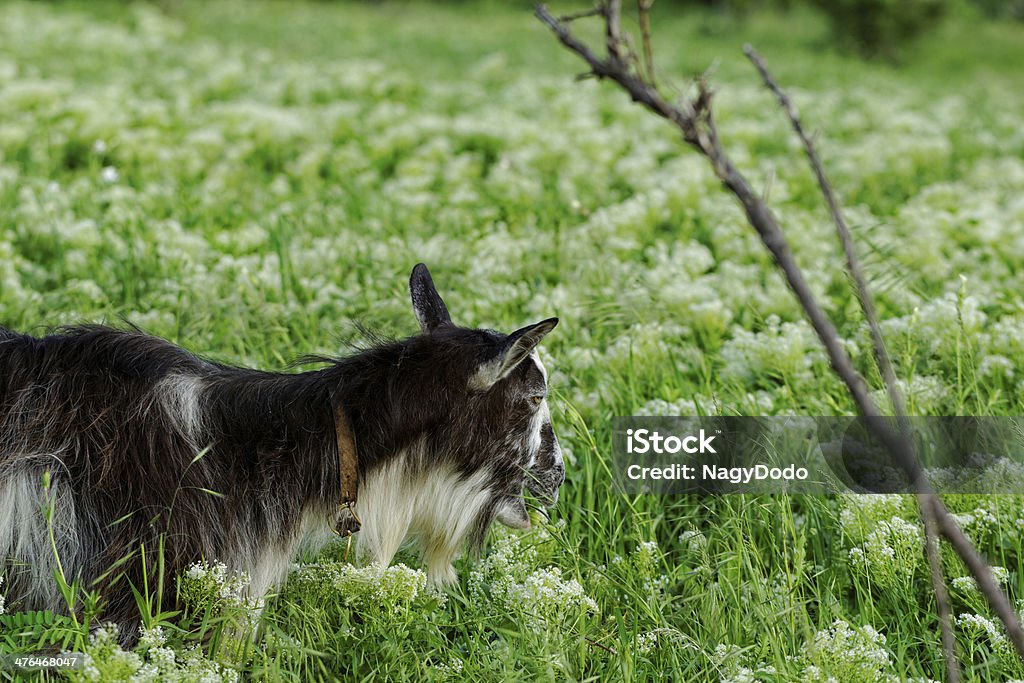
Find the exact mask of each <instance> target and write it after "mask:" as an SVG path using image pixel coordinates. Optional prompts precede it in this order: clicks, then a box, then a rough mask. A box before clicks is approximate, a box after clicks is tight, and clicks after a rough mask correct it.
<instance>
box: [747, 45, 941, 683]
mask: <svg viewBox="0 0 1024 683" xmlns="http://www.w3.org/2000/svg"><path fill="white" fill-rule="evenodd" d="M743 52H744V54H746V55H747V58H748V59H750V61H751V62H752V63H753V64H754V66H755V67H756V68H757V70H758V72H759V73H760V74H761V79H762V80H763V81H764V83H765V85H766V86H767V87H768V89H769V90H771V91H772V92H773V93H775V96H776V98H777V99H778V100H779V104H780V105H781V106H782V109H783V111H785V112H786V115H787V116H788V117H789V122H790V124H791V125H792V126H793V130H794V132H795V133H796V135H797V137H798V138H799V139H800V142H801V143H802V144H803V147H804V152H805V153H806V154H807V159H808V161H809V162H810V164H811V169H812V170H813V171H814V175H815V177H816V178H817V181H818V187H819V188H820V189H821V194H822V196H824V198H825V203H826V204H827V205H828V209H829V212H830V213H831V214H832V222H833V223H834V224H835V226H836V232H837V233H838V235H839V241H840V243H841V244H842V247H843V253H844V254H845V255H846V269H847V271H848V272H849V273H850V276H851V277H852V278H853V282H854V288H855V290H856V292H857V299H858V300H859V301H860V307H861V310H862V311H863V313H864V318H865V320H866V321H867V323H868V328H869V330H870V332H871V342H872V346H873V347H874V350H875V359H876V361H877V362H878V368H879V371H880V372H881V373H882V379H883V381H884V382H885V386H886V390H887V391H888V394H889V400H890V401H891V402H892V407H893V412H894V413H895V414H896V416H897V418H898V420H899V424H900V430H901V432H902V437H903V439H904V440H907V439H909V438H910V433H909V425H908V424H907V421H906V409H905V408H904V405H903V398H902V396H901V395H900V391H899V386H898V385H897V383H896V373H895V372H894V371H893V367H892V363H891V361H890V359H889V353H888V351H887V350H886V346H885V340H884V339H883V337H882V328H881V326H880V325H879V324H878V316H877V314H876V313H875V304H874V300H873V299H872V297H871V294H870V292H869V290H868V284H867V278H866V277H865V276H864V271H863V268H862V267H861V264H860V259H859V258H858V257H857V250H856V247H855V246H854V244H853V237H852V236H851V234H850V229H849V228H848V227H847V225H846V220H845V218H844V217H843V211H842V208H841V207H840V205H839V200H838V199H837V198H836V196H835V192H833V190H832V185H831V183H829V182H828V178H827V177H826V176H825V169H824V166H823V165H822V163H821V159H820V158H819V157H818V152H817V150H816V149H815V147H814V141H813V140H811V138H810V137H809V136H808V135H807V134H806V133H805V132H804V127H803V124H802V123H801V122H800V116H799V115H798V114H797V111H796V107H794V106H793V103H792V101H791V100H790V99H789V96H788V95H786V93H785V91H784V90H782V88H781V87H780V86H779V84H778V82H776V80H775V79H774V78H773V77H772V74H771V72H770V71H769V70H768V66H767V65H766V64H765V62H764V59H763V58H762V57H761V55H759V54H758V53H757V51H756V50H754V48H753V47H752V46H750V45H744V46H743ZM915 499H916V501H917V506H918V511H919V512H920V514H921V521H922V524H923V525H924V532H925V533H924V536H925V554H926V555H927V558H928V571H929V574H930V575H931V580H932V591H933V592H934V593H935V604H936V607H937V609H938V613H939V627H940V630H941V633H942V650H943V653H944V655H945V660H946V680H947V681H949V683H959V681H960V680H961V674H960V665H959V663H958V662H957V658H956V641H955V639H954V636H953V624H952V620H951V612H952V610H951V607H950V602H949V591H948V590H947V588H946V582H945V579H944V578H943V574H942V562H941V558H940V556H939V544H938V524H937V522H936V519H935V508H934V505H935V499H936V496H935V495H934V494H926V493H918V494H917V495H916V496H915Z"/></svg>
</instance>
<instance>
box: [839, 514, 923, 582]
mask: <svg viewBox="0 0 1024 683" xmlns="http://www.w3.org/2000/svg"><path fill="white" fill-rule="evenodd" d="M923 549H924V536H923V534H922V532H921V528H920V527H919V526H918V525H916V524H912V523H910V522H908V521H906V520H905V519H903V518H902V517H890V518H889V519H888V520H886V521H882V522H879V523H878V524H877V526H875V528H874V530H872V531H871V532H870V533H869V534H868V535H867V537H866V538H865V539H864V543H863V544H862V545H860V546H855V547H853V548H851V549H850V552H849V558H850V566H851V568H852V569H854V570H855V571H859V572H862V573H863V574H864V575H866V576H867V578H868V580H869V581H871V582H872V583H874V584H876V585H878V586H881V587H884V588H895V589H906V590H909V589H910V587H911V586H912V584H913V578H914V574H915V573H916V572H917V570H918V568H919V566H920V565H921V562H922V557H923V552H924V550H923Z"/></svg>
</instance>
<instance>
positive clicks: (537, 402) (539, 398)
mask: <svg viewBox="0 0 1024 683" xmlns="http://www.w3.org/2000/svg"><path fill="white" fill-rule="evenodd" d="M530 402H531V403H533V405H535V406H539V405H540V404H541V403H543V402H544V397H543V396H531V397H530Z"/></svg>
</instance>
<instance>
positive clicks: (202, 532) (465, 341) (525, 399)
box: [0, 264, 565, 633]
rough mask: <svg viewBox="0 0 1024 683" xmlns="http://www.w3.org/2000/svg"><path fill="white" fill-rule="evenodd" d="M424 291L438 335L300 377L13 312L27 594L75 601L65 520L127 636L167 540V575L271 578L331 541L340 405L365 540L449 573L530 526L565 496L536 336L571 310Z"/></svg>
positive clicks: (5, 494) (424, 278) (382, 558)
mask: <svg viewBox="0 0 1024 683" xmlns="http://www.w3.org/2000/svg"><path fill="white" fill-rule="evenodd" d="M410 289H411V293H412V300H413V308H414V311H415V313H416V316H417V319H418V320H419V321H420V325H421V328H422V331H423V333H422V334H420V335H417V336H414V337H410V338H408V339H404V340H400V341H393V342H386V343H379V344H377V345H375V346H373V347H372V348H369V349H366V350H364V351H361V352H358V353H355V354H354V355H352V356H349V357H346V358H342V359H338V360H334V361H331V362H330V363H329V364H328V365H327V367H325V368H323V369H319V370H315V371H311V372H304V373H300V374H280V373H272V372H263V371H259V370H250V369H243V368H237V367H230V366H226V365H221V364H218V363H213V362H210V361H208V360H204V359H202V358H198V357H196V356H194V355H192V354H191V353H189V352H187V351H185V350H183V349H181V348H179V347H177V346H175V345H173V344H171V343H170V342H167V341H164V340H162V339H157V338H155V337H151V336H148V335H145V334H143V333H141V332H139V331H137V330H133V331H122V330H115V329H110V328H106V327H99V326H82V327H74V328H70V329H66V330H64V331H63V332H62V333H61V334H57V335H53V336H48V337H44V338H34V337H31V336H27V335H23V334H18V333H16V332H12V331H10V330H7V329H4V328H2V327H0V561H2V562H0V572H4V573H6V574H7V576H8V580H9V581H8V584H7V586H6V587H7V589H8V598H9V600H8V602H9V604H10V605H11V606H12V607H14V608H23V609H33V608H34V609H52V610H62V607H63V609H65V610H66V606H62V605H61V599H60V596H59V594H58V592H57V590H56V585H55V582H54V579H53V571H54V568H55V566H56V565H55V554H54V552H53V549H52V548H51V545H50V540H49V527H48V525H49V524H52V526H53V531H54V537H55V539H56V550H57V555H58V556H59V558H60V562H61V566H62V567H63V569H64V572H65V574H66V575H67V578H68V580H69V581H70V580H72V579H73V578H75V577H78V578H81V579H82V580H83V581H84V583H85V585H86V586H87V587H90V588H92V587H94V588H98V589H100V590H101V591H102V592H103V594H104V596H105V597H106V599H107V603H106V608H105V617H106V618H108V619H111V620H113V621H116V622H119V623H120V624H122V627H123V628H122V632H125V633H130V632H134V630H135V629H134V628H133V625H134V624H137V622H138V613H137V609H136V606H135V603H134V600H133V598H132V594H131V590H130V587H131V586H135V587H138V588H140V589H141V586H142V585H143V578H144V577H143V576H142V572H143V566H146V567H149V568H150V569H149V570H150V572H152V571H153V568H154V567H156V566H157V564H156V562H155V557H154V554H155V553H156V552H157V549H158V548H159V547H160V545H161V540H162V544H163V547H164V561H165V565H166V572H167V576H165V577H163V578H164V580H165V585H168V586H171V585H173V583H172V582H171V581H172V577H173V575H175V574H176V573H178V572H180V571H181V570H183V569H184V568H186V567H188V566H189V565H190V564H191V563H193V562H196V561H198V560H201V559H206V560H209V561H214V560H219V561H222V562H224V563H225V564H227V565H228V567H229V569H232V570H238V571H245V572H248V573H249V575H250V576H251V578H252V582H251V586H250V591H251V593H252V594H254V595H261V594H263V593H264V592H265V591H266V590H268V589H270V588H271V587H273V586H274V585H275V584H277V583H279V582H280V581H281V580H282V579H283V578H284V576H285V574H286V573H287V568H288V566H289V564H290V563H291V561H292V560H293V558H294V556H295V554H296V552H297V549H298V548H299V546H300V544H302V545H303V546H304V547H305V546H308V545H309V544H311V543H312V544H313V545H316V544H317V543H322V541H323V540H324V539H327V538H330V534H329V531H330V529H331V528H332V527H333V524H334V522H335V521H336V519H337V515H338V502H339V496H340V490H339V488H340V487H339V471H338V469H339V463H338V452H337V443H336V440H335V431H334V429H335V428H334V410H335V407H336V406H340V407H341V408H343V409H344V411H345V413H346V415H347V416H348V419H349V421H350V423H351V426H352V430H353V432H354V435H355V441H356V444H357V451H358V458H359V491H358V501H357V504H356V511H357V514H358V515H359V516H360V518H361V519H362V522H363V528H362V531H361V532H360V533H359V535H358V540H357V542H358V547H359V549H360V551H361V553H362V554H363V555H364V556H365V557H367V558H368V559H371V560H374V561H376V562H380V563H384V564H386V563H388V562H390V561H391V559H392V557H393V556H394V554H395V552H396V551H397V550H398V549H399V547H400V546H401V545H402V544H403V543H404V542H406V541H410V540H411V541H415V542H417V543H418V545H419V547H420V548H421V550H422V554H423V559H424V562H425V564H426V565H427V568H428V572H429V574H430V576H431V578H432V579H433V580H435V581H436V582H441V583H443V582H447V581H451V580H453V579H454V571H453V570H452V566H451V563H452V561H453V559H454V558H455V557H456V556H457V555H458V554H459V553H460V552H461V551H462V549H463V548H465V547H466V546H468V547H469V548H470V549H471V550H478V549H479V547H480V545H481V543H482V542H483V540H484V536H485V535H486V533H487V529H488V528H489V527H490V525H491V524H492V523H493V521H494V520H496V519H499V520H500V521H502V522H504V523H506V524H509V525H510V526H515V527H526V526H529V517H528V516H527V514H526V508H525V504H524V501H523V490H524V487H525V488H528V489H529V490H530V491H531V492H532V493H534V494H535V495H537V496H538V497H540V498H542V499H543V500H545V501H546V502H548V503H550V504H553V503H554V501H555V500H556V498H557V490H558V487H559V485H560V484H561V483H562V481H563V479H564V472H565V470H564V466H563V465H562V458H561V453H560V451H559V448H558V442H557V440H556V439H555V436H554V432H553V431H552V428H551V421H550V414H549V412H548V409H547V404H546V401H545V396H546V393H547V383H546V374H545V372H544V369H543V367H542V366H541V364H540V362H539V360H538V359H537V356H536V353H535V351H534V350H535V348H536V346H537V343H538V342H539V341H540V340H541V338H542V337H543V336H544V335H545V334H547V333H548V332H549V331H550V330H551V329H552V328H553V327H554V326H555V323H556V322H557V321H556V320H555V319H550V320H546V321H543V322H541V323H538V324H536V325H531V326H528V327H525V328H523V329H521V330H518V331H517V332H514V333H512V334H511V335H504V334H500V333H497V332H493V331H489V330H479V329H466V328H461V327H458V326H456V325H454V324H452V322H451V319H450V317H449V316H448V311H447V308H446V307H445V305H444V302H443V301H442V300H441V298H440V297H439V296H438V294H437V292H436V290H435V289H434V285H433V282H432V281H431V279H430V275H429V273H428V272H427V270H426V268H425V267H424V266H423V265H422V264H421V265H419V266H417V267H416V268H415V269H414V270H413V276H412V279H411V282H410ZM45 472H49V477H50V481H51V484H50V487H49V489H48V490H47V489H44V487H43V485H42V482H43V478H44V473H45ZM211 492H216V493H211ZM48 519H49V521H48ZM143 549H144V550H143ZM142 552H145V553H146V554H147V555H149V557H147V558H146V562H145V563H143V562H141V561H140V557H139V555H140V553H142ZM112 568H113V569H112ZM147 578H148V579H149V584H148V585H149V586H155V585H156V577H155V576H152V575H151V576H149V577H147Z"/></svg>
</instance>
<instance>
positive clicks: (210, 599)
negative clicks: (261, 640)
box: [179, 561, 264, 630]
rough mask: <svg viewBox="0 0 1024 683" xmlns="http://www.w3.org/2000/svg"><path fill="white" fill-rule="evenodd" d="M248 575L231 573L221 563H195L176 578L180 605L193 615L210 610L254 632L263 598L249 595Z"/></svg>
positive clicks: (260, 612) (261, 608)
mask: <svg viewBox="0 0 1024 683" xmlns="http://www.w3.org/2000/svg"><path fill="white" fill-rule="evenodd" d="M248 589H249V575H248V574H246V573H245V572H237V571H236V572H230V573H229V571H228V568H227V565H225V564H224V563H223V562H212V563H211V562H206V561H202V562H196V563H194V564H192V565H191V566H190V567H189V568H188V569H187V570H185V572H184V573H183V574H182V575H181V577H180V579H179V595H180V596H181V600H182V602H183V603H184V604H185V605H187V606H188V607H189V608H190V609H192V610H193V611H194V612H195V613H199V614H201V613H203V612H204V611H206V610H210V611H211V613H214V614H218V615H228V616H231V617H232V618H235V619H236V620H239V621H241V623H240V624H238V625H239V626H240V627H242V628H245V629H249V630H252V629H255V628H256V625H257V624H258V623H259V619H260V615H261V614H262V612H263V604H264V599H263V596H262V595H259V596H250V595H249V594H248Z"/></svg>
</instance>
